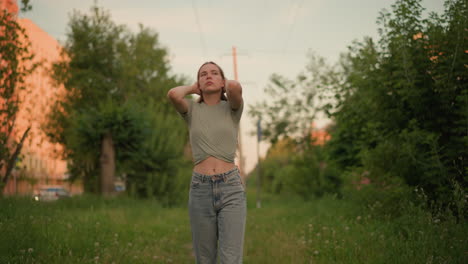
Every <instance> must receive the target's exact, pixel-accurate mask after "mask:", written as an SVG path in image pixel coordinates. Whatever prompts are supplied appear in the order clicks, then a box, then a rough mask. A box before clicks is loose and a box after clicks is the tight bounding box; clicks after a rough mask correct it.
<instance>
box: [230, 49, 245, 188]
mask: <svg viewBox="0 0 468 264" xmlns="http://www.w3.org/2000/svg"><path fill="white" fill-rule="evenodd" d="M232 60H233V63H234V80H236V81H239V78H238V76H237V50H236V47H235V46H232ZM244 107H245V105H244ZM239 167H240V174H241V177H242V179H243V180H244V182H245V170H244V155H243V152H242V129H241V124H240V122H239Z"/></svg>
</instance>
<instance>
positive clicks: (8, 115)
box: [0, 0, 37, 193]
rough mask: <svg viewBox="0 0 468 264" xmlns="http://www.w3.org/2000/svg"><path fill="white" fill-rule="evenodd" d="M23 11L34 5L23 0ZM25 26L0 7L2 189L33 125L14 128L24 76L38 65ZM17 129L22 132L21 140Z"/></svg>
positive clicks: (0, 186) (0, 151) (0, 183)
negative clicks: (25, 127)
mask: <svg viewBox="0 0 468 264" xmlns="http://www.w3.org/2000/svg"><path fill="white" fill-rule="evenodd" d="M22 2H23V6H22V11H27V10H30V9H31V6H30V5H29V0H23V1H22ZM30 46H31V44H30V42H29V39H28V36H27V35H26V34H25V30H24V29H23V28H22V27H21V26H20V25H19V24H18V22H17V21H16V14H12V13H9V12H8V11H7V10H0V122H1V123H0V176H1V182H0V190H1V192H0V193H3V187H4V186H5V185H6V183H7V182H8V180H9V177H10V175H11V171H12V170H13V168H14V166H15V162H16V160H17V158H18V156H19V155H20V153H21V149H22V146H23V142H24V140H25V139H26V137H27V135H28V132H29V130H30V128H27V129H26V130H25V131H15V121H16V114H17V112H18V109H19V107H20V106H21V101H20V99H19V95H18V93H19V92H20V91H22V90H24V89H25V78H26V77H27V76H28V75H29V74H31V73H32V72H33V71H34V69H35V68H36V67H37V64H34V63H32V60H33V57H34V55H33V54H32V53H31V51H30ZM15 133H22V136H21V137H20V139H19V140H18V138H17V136H16V135H15Z"/></svg>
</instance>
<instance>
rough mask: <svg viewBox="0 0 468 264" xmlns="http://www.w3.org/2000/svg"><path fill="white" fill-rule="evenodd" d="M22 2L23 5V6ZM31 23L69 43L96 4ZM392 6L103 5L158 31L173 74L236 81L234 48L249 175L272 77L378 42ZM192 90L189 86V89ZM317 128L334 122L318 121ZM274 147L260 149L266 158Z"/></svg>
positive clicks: (197, 0) (48, 0) (210, 0)
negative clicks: (253, 112)
mask: <svg viewBox="0 0 468 264" xmlns="http://www.w3.org/2000/svg"><path fill="white" fill-rule="evenodd" d="M18 2H20V1H18ZM31 2H32V6H33V9H32V11H29V12H27V13H24V14H20V17H21V18H28V19H30V20H32V21H33V22H34V23H35V24H37V25H38V26H39V27H41V28H42V29H43V30H44V31H46V32H47V33H48V34H50V35H51V36H52V37H54V38H55V39H57V40H58V41H59V42H61V43H64V42H65V40H66V32H67V25H68V21H69V16H70V14H71V13H72V12H73V10H76V11H79V12H82V13H89V9H90V7H91V6H92V5H93V4H94V3H95V1H94V0H34V1H31ZM393 3H394V1H393V0H237V1H225V0H185V1H183V0H133V1H131V0H99V1H97V5H98V6H100V7H103V8H104V9H106V10H107V11H109V12H110V14H111V17H112V20H113V21H114V22H115V23H117V24H124V25H126V26H127V27H128V28H130V29H131V30H133V31H135V32H136V31H137V29H138V25H139V24H142V25H144V26H145V27H148V28H151V29H154V30H155V31H156V32H158V34H159V41H160V43H161V44H162V45H163V46H164V47H166V48H167V49H168V51H169V54H170V55H169V61H170V64H171V68H172V73H173V74H180V75H185V76H187V77H189V78H192V80H195V78H196V72H197V70H198V68H199V66H200V65H201V64H202V63H203V62H205V61H215V62H216V63H217V64H219V65H220V66H221V67H222V68H223V70H224V72H225V74H226V77H227V78H228V79H234V70H233V57H232V47H233V46H235V47H236V49H237V71H238V77H239V82H240V83H241V84H242V87H243V98H244V102H245V105H246V107H245V108H244V113H243V117H242V121H241V130H242V134H241V135H242V137H241V140H242V146H243V152H244V157H245V163H246V165H245V171H246V172H248V171H250V170H251V169H252V168H254V166H255V164H256V162H257V142H256V136H252V135H251V134H252V133H251V132H252V131H254V129H255V125H254V123H255V121H254V120H252V119H251V118H250V117H249V116H248V114H247V112H248V109H249V106H250V105H254V104H255V103H256V102H259V101H263V100H268V98H267V97H266V96H265V94H264V92H263V90H264V88H265V87H266V85H267V84H268V80H269V77H270V76H271V75H272V74H273V73H277V74H280V75H282V76H285V77H287V78H291V79H293V78H295V77H296V76H297V75H298V74H299V73H301V72H302V71H304V69H305V67H306V65H307V63H308V56H307V54H309V53H310V52H314V53H316V54H317V55H320V56H322V57H324V58H325V59H326V60H327V62H329V63H334V62H336V61H337V60H338V57H339V54H340V53H342V52H346V50H347V46H349V45H350V44H351V43H352V41H353V40H362V39H363V37H365V36H370V37H373V38H374V39H377V38H378V33H377V28H378V25H377V24H376V21H377V18H378V16H379V12H380V11H382V9H384V8H385V9H387V10H391V5H392V4H393ZM422 6H423V7H424V8H426V14H427V12H430V11H435V12H438V13H441V12H442V11H443V0H423V1H422ZM188 84H191V83H188ZM315 123H316V125H317V127H318V128H320V127H324V126H325V125H326V124H327V123H328V120H326V119H324V118H319V119H318V120H316V121H315ZM267 148H268V145H267V144H266V143H262V144H261V145H260V154H261V155H262V156H263V155H265V152H266V150H267Z"/></svg>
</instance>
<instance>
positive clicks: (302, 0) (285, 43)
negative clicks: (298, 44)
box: [282, 0, 304, 55]
mask: <svg viewBox="0 0 468 264" xmlns="http://www.w3.org/2000/svg"><path fill="white" fill-rule="evenodd" d="M302 3H304V0H301V1H300V3H299V5H298V6H297V8H296V10H295V11H296V12H294V17H293V23H292V24H291V26H290V27H289V31H288V33H287V36H286V40H285V42H284V46H283V51H282V54H283V55H284V52H285V51H286V48H287V46H288V42H289V39H290V38H291V33H292V31H293V29H294V26H295V25H296V18H297V13H298V10H299V9H301V7H302Z"/></svg>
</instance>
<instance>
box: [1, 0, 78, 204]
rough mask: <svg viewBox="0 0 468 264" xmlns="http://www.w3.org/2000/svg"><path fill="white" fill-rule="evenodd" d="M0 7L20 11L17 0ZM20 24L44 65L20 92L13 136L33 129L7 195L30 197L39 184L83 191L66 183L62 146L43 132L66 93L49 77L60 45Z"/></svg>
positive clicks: (32, 27)
mask: <svg viewBox="0 0 468 264" xmlns="http://www.w3.org/2000/svg"><path fill="white" fill-rule="evenodd" d="M0 8H1V9H2V10H3V9H4V8H6V9H7V10H9V11H10V12H15V13H16V14H17V12H18V6H17V2H16V1H15V0H0ZM17 21H18V24H19V25H20V26H21V27H23V28H24V29H25V31H26V35H27V36H28V37H29V41H30V42H31V51H32V53H34V54H35V57H34V62H41V63H42V65H41V66H40V67H38V68H37V69H36V70H35V71H34V73H33V74H31V75H30V76H28V77H27V78H26V82H25V83H26V89H25V90H22V91H19V92H18V96H19V98H20V100H21V104H20V106H19V111H18V114H17V118H16V125H15V130H14V136H15V138H16V140H19V139H20V137H21V136H22V135H23V133H24V131H25V130H26V129H27V128H28V127H31V130H30V132H29V134H28V137H27V138H26V140H25V142H24V145H23V148H22V151H21V159H20V160H19V161H18V164H17V166H16V167H17V169H15V170H14V171H13V173H12V175H11V177H10V180H9V182H8V183H7V186H6V188H5V190H4V192H5V194H6V195H9V194H15V193H16V194H29V193H32V192H33V191H34V189H35V188H37V187H38V186H39V185H45V184H54V185H67V186H66V187H68V188H69V189H71V191H72V192H75V193H76V192H80V188H77V187H76V186H70V185H68V183H66V179H67V174H66V171H67V164H66V161H64V160H62V159H61V157H60V154H61V153H62V147H61V146H60V145H59V144H53V143H51V142H49V140H48V138H47V137H46V135H45V134H44V132H43V131H42V130H41V126H43V124H44V123H45V121H46V114H47V113H48V112H49V110H50V108H51V107H52V105H53V103H54V102H55V100H56V98H58V96H60V94H61V93H63V92H64V88H63V87H61V86H56V85H54V83H53V81H52V79H51V77H50V69H51V65H52V63H53V62H54V61H56V60H58V59H59V58H60V52H61V46H60V44H59V43H58V41H57V40H55V39H54V38H52V37H51V36H50V35H49V34H47V33H46V32H45V31H43V30H42V29H41V28H39V27H38V26H37V25H36V24H34V22H32V21H31V20H29V19H18V20H17ZM72 187H73V188H72Z"/></svg>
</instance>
